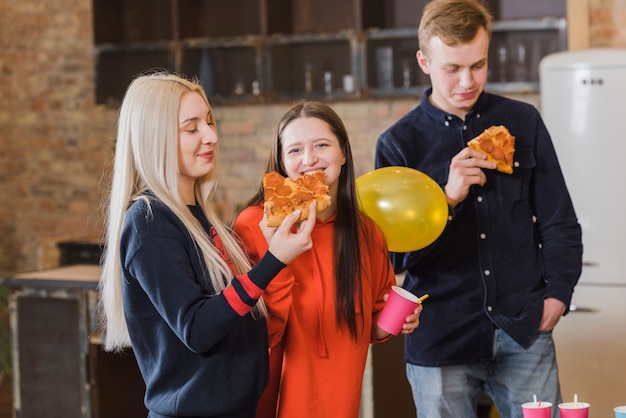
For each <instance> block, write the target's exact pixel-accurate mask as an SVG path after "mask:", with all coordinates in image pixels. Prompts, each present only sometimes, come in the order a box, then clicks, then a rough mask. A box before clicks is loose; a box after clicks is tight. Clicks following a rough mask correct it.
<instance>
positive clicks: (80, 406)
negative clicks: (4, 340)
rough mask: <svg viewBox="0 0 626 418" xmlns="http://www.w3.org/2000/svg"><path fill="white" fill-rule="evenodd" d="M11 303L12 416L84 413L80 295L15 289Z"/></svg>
mask: <svg viewBox="0 0 626 418" xmlns="http://www.w3.org/2000/svg"><path fill="white" fill-rule="evenodd" d="M12 304H14V306H15V308H14V317H13V319H12V321H14V323H15V325H16V327H14V329H13V339H14V342H13V344H14V347H15V350H14V352H13V358H14V365H13V370H14V373H15V376H14V379H15V381H16V382H18V387H17V390H18V393H16V394H15V396H14V406H15V415H14V416H17V417H21V418H40V417H46V416H50V414H51V413H53V414H54V415H55V416H59V417H86V416H88V415H87V414H88V413H89V412H88V411H89V400H88V397H87V393H86V392H85V390H86V388H87V384H86V383H87V382H86V368H85V364H84V362H83V359H84V358H85V357H86V353H85V351H84V350H85V346H84V344H83V341H82V336H83V335H85V333H86V329H85V325H84V323H83V322H82V321H81V317H80V315H81V311H82V310H83V309H84V307H81V306H80V305H81V300H80V299H77V298H75V297H72V296H69V297H59V298H56V297H54V298H53V297H37V296H21V295H17V294H15V295H13V296H12Z"/></svg>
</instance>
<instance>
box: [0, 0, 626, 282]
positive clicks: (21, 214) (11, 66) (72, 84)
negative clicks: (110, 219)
mask: <svg viewBox="0 0 626 418" xmlns="http://www.w3.org/2000/svg"><path fill="white" fill-rule="evenodd" d="M590 5H591V7H590V9H591V13H590V14H591V16H590V28H591V33H592V39H591V45H592V46H621V47H626V0H613V1H608V0H590ZM92 58H93V48H92V16H91V0H19V1H15V0H0V150H1V152H0V199H1V201H0V274H4V273H12V272H17V271H26V270H33V269H39V268H45V267H51V266H54V265H55V263H56V257H57V254H56V252H55V251H56V247H55V243H56V242H58V241H61V240H72V239H83V238H90V237H91V238H93V237H97V236H98V235H99V234H100V230H101V217H100V211H99V205H100V198H101V191H102V190H103V185H102V182H101V179H102V173H103V168H104V167H105V166H106V165H107V162H108V161H109V160H110V158H111V156H112V151H113V141H112V138H113V136H114V134H115V118H116V112H117V109H112V108H107V107H103V106H96V105H95V104H94V95H93V91H94V70H93V65H92ZM522 99H525V100H528V101H531V102H535V103H536V102H537V97H534V96H529V97H522ZM416 104H417V98H415V99H412V98H411V99H401V100H369V101H360V102H340V103H334V104H333V107H334V108H335V109H336V110H337V112H338V113H339V115H340V116H341V117H342V118H343V119H344V121H345V123H346V125H347V127H348V130H349V132H350V134H351V140H352V145H353V149H354V153H355V160H356V163H357V173H358V174H362V173H365V172H367V171H369V170H371V168H372V166H373V162H372V161H373V158H372V157H373V152H374V144H375V140H376V138H377V136H378V134H379V133H380V132H382V130H383V129H385V128H386V127H387V126H389V125H390V124H391V123H393V122H394V121H395V120H397V119H398V118H399V117H400V116H401V115H403V114H404V113H406V112H407V111H408V110H409V109H410V108H412V107H413V106H415V105H416ZM286 108H287V104H273V105H260V106H259V105H246V106H232V107H216V108H215V109H214V111H215V113H216V116H217V121H218V129H219V131H220V141H221V145H220V146H221V150H222V162H223V163H224V164H223V167H224V170H223V172H222V181H221V184H222V186H223V187H222V188H221V190H220V193H219V195H218V202H217V203H218V205H219V207H220V209H221V211H222V214H223V215H224V217H225V218H228V217H229V216H230V215H231V214H232V213H233V210H234V207H235V206H236V205H237V204H238V203H241V202H243V201H245V200H246V199H247V198H248V197H249V196H250V195H251V194H252V193H253V191H254V190H255V189H256V187H257V183H258V181H259V176H260V173H262V172H263V170H264V168H265V164H266V158H267V144H268V142H269V139H270V137H271V133H272V130H273V128H274V124H275V123H276V122H277V121H278V119H279V117H280V116H281V114H282V112H283V111H284V110H285V109H286ZM224 186H227V187H224Z"/></svg>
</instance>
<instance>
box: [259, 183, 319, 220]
mask: <svg viewBox="0 0 626 418" xmlns="http://www.w3.org/2000/svg"><path fill="white" fill-rule="evenodd" d="M263 191H264V199H265V203H264V207H265V212H266V215H267V226H270V227H277V226H279V225H280V224H281V223H282V222H283V220H284V219H285V217H286V216H287V215H289V214H290V213H291V212H293V211H294V210H296V209H300V210H301V211H302V212H301V213H300V218H299V219H298V222H300V221H303V220H305V219H307V218H308V217H309V206H310V204H311V202H312V201H313V200H316V201H317V211H318V212H319V211H321V210H323V209H326V208H327V207H328V205H330V200H331V199H330V196H329V194H328V186H327V185H326V183H325V182H324V172H323V171H314V172H311V173H306V174H304V175H302V176H301V177H300V178H298V179H297V180H296V181H293V180H291V179H290V178H289V177H283V176H282V175H280V174H279V173H277V172H276V171H272V172H271V173H267V174H264V175H263Z"/></svg>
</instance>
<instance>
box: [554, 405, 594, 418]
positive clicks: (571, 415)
mask: <svg viewBox="0 0 626 418" xmlns="http://www.w3.org/2000/svg"><path fill="white" fill-rule="evenodd" d="M559 411H560V412H561V418H588V417H589V404H588V403H587V402H576V403H574V402H563V403H560V404H559Z"/></svg>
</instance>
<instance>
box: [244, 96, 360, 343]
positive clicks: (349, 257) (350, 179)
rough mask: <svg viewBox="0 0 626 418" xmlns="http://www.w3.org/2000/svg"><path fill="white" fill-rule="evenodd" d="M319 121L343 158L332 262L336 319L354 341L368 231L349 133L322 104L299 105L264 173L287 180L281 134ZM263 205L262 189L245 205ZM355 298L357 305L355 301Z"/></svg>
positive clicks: (277, 140) (279, 130)
mask: <svg viewBox="0 0 626 418" xmlns="http://www.w3.org/2000/svg"><path fill="white" fill-rule="evenodd" d="M304 117H309V118H316V119H320V120H322V121H324V122H326V123H327V124H328V126H330V129H331V130H332V132H333V133H334V134H335V136H336V137H337V139H338V140H339V146H340V147H341V150H342V151H343V154H344V156H345V158H346V162H345V164H344V165H343V166H342V168H341V173H340V174H339V186H338V190H337V216H336V220H335V236H334V238H335V239H334V261H335V288H336V292H335V303H336V311H335V318H336V320H337V323H338V324H340V325H341V324H346V326H347V327H348V329H349V330H350V333H351V335H352V337H353V338H355V339H356V338H357V329H356V328H357V323H356V309H355V308H356V306H355V305H356V304H357V303H358V305H359V308H360V310H362V308H363V300H362V294H363V288H362V284H361V273H362V268H361V253H362V249H361V244H360V239H359V235H360V233H362V234H367V233H368V230H367V228H366V227H365V224H364V223H363V222H362V216H363V215H362V214H361V212H360V211H359V207H358V198H357V193H356V182H355V174H354V162H353V159H352V150H351V149H350V141H349V139H348V132H347V131H346V128H345V126H344V124H343V121H342V120H341V118H340V117H339V116H338V115H337V114H336V113H335V111H334V110H333V109H331V108H330V107H329V106H327V105H325V104H324V103H320V102H315V101H299V102H297V103H296V104H295V105H294V106H292V107H291V108H290V109H289V110H288V111H287V113H285V114H284V115H283V117H282V118H281V120H280V122H279V123H278V125H277V126H276V130H275V131H274V137H273V142H272V148H271V150H270V157H269V162H268V164H267V169H266V170H265V171H266V173H270V172H272V171H277V172H279V173H280V174H282V175H283V176H285V177H286V176H287V173H286V172H285V169H284V167H283V161H282V141H281V139H282V133H283V131H284V129H285V128H286V127H287V125H289V124H290V123H291V122H293V121H294V120H296V119H299V118H304ZM261 202H263V185H262V184H261V186H260V187H259V190H258V191H257V192H256V194H255V195H254V196H253V197H252V198H251V199H250V200H249V201H248V202H247V203H246V205H245V206H246V207H247V206H253V205H258V204H260V203H261ZM368 241H369V240H368ZM355 298H356V300H357V301H358V302H356V301H355Z"/></svg>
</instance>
